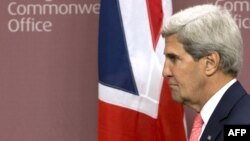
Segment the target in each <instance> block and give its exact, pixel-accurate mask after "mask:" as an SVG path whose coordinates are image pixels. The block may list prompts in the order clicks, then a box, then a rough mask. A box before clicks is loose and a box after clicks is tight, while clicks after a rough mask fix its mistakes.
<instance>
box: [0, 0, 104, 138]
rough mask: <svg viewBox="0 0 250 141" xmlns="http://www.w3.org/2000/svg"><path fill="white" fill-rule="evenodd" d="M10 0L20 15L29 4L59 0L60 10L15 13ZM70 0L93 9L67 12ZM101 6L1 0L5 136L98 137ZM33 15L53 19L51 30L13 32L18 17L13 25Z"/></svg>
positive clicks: (0, 101) (62, 0) (0, 89)
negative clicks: (98, 50)
mask: <svg viewBox="0 0 250 141" xmlns="http://www.w3.org/2000/svg"><path fill="white" fill-rule="evenodd" d="M11 2H16V4H15V3H12V6H11V8H10V9H11V12H15V11H17V9H19V12H20V13H21V14H22V13H23V12H25V9H24V8H23V7H24V6H25V5H27V4H40V5H43V4H57V5H61V11H60V13H59V14H52V15H49V14H46V15H39V14H38V13H37V14H35V15H27V14H25V15H16V16H15V15H11V12H10V11H8V7H9V6H10V5H11ZM69 4H76V5H81V6H83V5H85V6H87V7H88V9H89V11H85V12H83V13H82V14H80V13H78V14H66V13H67V9H66V7H67V6H68V5H69ZM18 5H19V6H18ZM99 6H100V5H99V0H47V1H46V0H39V1H34V0H12V1H9V0H1V2H0V17H1V18H0V19H1V21H0V27H1V29H0V31H1V32H0V43H1V45H0V66H1V67H0V140H1V141H95V140H97V37H98V36H97V33H98V17H99V14H98V13H99ZM18 7H19V8H18ZM90 7H91V8H90ZM47 12H48V11H47ZM28 17H30V18H34V20H35V21H43V22H44V21H49V22H51V23H52V25H53V26H52V28H51V30H52V31H51V32H38V31H35V32H27V29H26V30H25V31H24V32H22V31H20V30H21V28H20V30H19V31H17V32H11V30H15V29H17V28H16V27H15V23H14V22H12V24H11V26H12V27H11V28H8V23H9V22H10V21H12V19H16V20H18V21H20V20H21V19H22V18H25V19H27V18H28ZM13 21H14V20H13ZM19 23H20V22H19ZM39 28H41V26H39Z"/></svg>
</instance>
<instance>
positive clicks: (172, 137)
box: [157, 79, 186, 141]
mask: <svg viewBox="0 0 250 141" xmlns="http://www.w3.org/2000/svg"><path fill="white" fill-rule="evenodd" d="M167 83H168V82H167V80H166V79H165V80H164V82H163V87H162V92H161V98H160V104H159V110H158V111H159V114H158V118H157V126H158V127H157V131H158V136H157V138H158V139H157V141H186V133H185V127H184V109H183V107H182V106H181V105H180V104H177V103H176V102H174V101H173V100H172V97H171V92H170V88H169V86H168V84H167Z"/></svg>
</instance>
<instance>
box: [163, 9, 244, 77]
mask: <svg viewBox="0 0 250 141" xmlns="http://www.w3.org/2000/svg"><path fill="white" fill-rule="evenodd" d="M173 34H176V35H177V39H178V41H179V42H181V43H182V44H183V46H184V49H185V51H187V52H188V53H189V54H190V55H191V56H192V57H193V58H194V60H199V59H200V58H202V57H204V56H207V55H209V54H210V53H211V52H212V51H216V52H218V54H219V55H220V58H221V60H220V68H221V69H222V70H223V71H224V72H225V73H228V74H231V75H232V76H233V77H236V76H237V75H238V73H239V71H240V68H241V65H242V49H243V42H242V37H241V33H240V30H239V28H238V26H237V24H236V22H235V21H234V19H233V18H232V16H231V14H230V12H229V11H228V10H226V9H225V8H223V7H220V6H216V5H211V4H205V5H199V6H195V7H191V8H188V9H185V10H183V11H180V12H178V13H176V14H175V15H173V16H172V17H171V18H170V19H169V22H168V23H166V24H164V25H163V28H162V36H163V37H167V36H170V35H173Z"/></svg>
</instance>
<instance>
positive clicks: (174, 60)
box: [168, 55, 178, 63]
mask: <svg viewBox="0 0 250 141" xmlns="http://www.w3.org/2000/svg"><path fill="white" fill-rule="evenodd" d="M168 58H169V60H171V62H173V63H175V62H176V61H177V59H178V58H177V56H174V55H170V56H168Z"/></svg>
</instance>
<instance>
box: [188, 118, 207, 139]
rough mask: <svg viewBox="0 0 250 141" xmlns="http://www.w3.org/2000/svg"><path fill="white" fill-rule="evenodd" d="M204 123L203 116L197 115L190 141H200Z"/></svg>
mask: <svg viewBox="0 0 250 141" xmlns="http://www.w3.org/2000/svg"><path fill="white" fill-rule="evenodd" d="M203 123H204V122H203V120H202V118H201V115H200V114H199V113H198V114H196V116H195V118H194V123H193V127H192V131H191V135H190V139H189V141H198V139H199V137H200V134H201V130H202V125H203Z"/></svg>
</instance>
